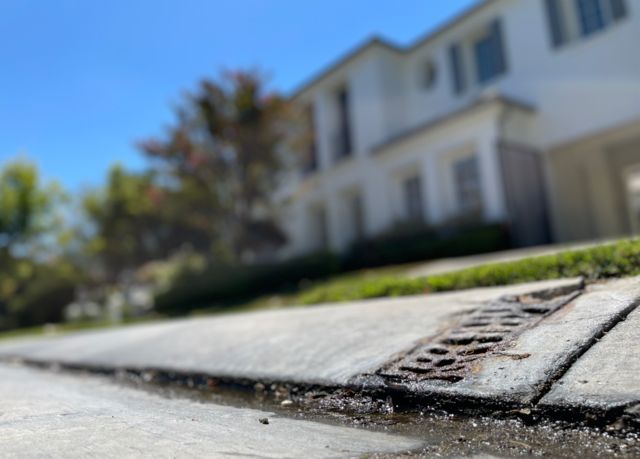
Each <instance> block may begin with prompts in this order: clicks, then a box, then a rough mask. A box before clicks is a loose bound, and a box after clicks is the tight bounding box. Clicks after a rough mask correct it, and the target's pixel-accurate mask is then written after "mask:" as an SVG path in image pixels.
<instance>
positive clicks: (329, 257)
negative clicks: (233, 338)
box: [155, 253, 340, 314]
mask: <svg viewBox="0 0 640 459" xmlns="http://www.w3.org/2000/svg"><path fill="white" fill-rule="evenodd" d="M339 269H340V261H339V259H338V258H337V257H336V256H335V255H333V254H331V253H317V254H314V255H310V256H305V257H300V258H295V259H291V260H289V261H287V262H284V263H280V264H276V265H256V266H250V267H247V266H211V267H208V268H206V269H204V270H201V271H188V270H187V271H183V272H182V273H180V274H179V275H178V276H177V277H176V278H175V279H174V280H173V282H171V284H170V286H169V287H168V288H167V289H165V290H164V291H162V292H160V293H159V294H158V295H156V298H155V307H156V310H157V311H159V312H162V313H167V314H180V313H185V312H188V311H190V310H193V309H197V308H201V307H210V306H215V305H220V306H224V305H228V304H233V303H237V302H240V301H242V300H246V299H248V298H250V297H253V296H256V295H260V294H263V293H266V292H271V291H274V290H277V289H286V288H294V289H295V288H297V287H298V284H299V283H300V282H301V281H304V280H305V279H320V278H323V277H327V276H330V275H333V274H336V273H337V272H339Z"/></svg>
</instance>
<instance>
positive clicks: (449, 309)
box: [0, 279, 580, 385]
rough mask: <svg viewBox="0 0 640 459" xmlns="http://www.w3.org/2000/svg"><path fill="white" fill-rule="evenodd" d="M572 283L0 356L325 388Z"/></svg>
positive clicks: (343, 307)
mask: <svg viewBox="0 0 640 459" xmlns="http://www.w3.org/2000/svg"><path fill="white" fill-rule="evenodd" d="M579 285H580V281H579V280H576V279H569V280H559V281H547V282H538V283H531V284H522V285H516V286H508V287H498V288H485V289H474V290H466V291H460V292H455V293H442V294H431V295H420V296H413V297H405V298H385V299H377V300H370V301H359V302H354V303H349V304H340V305H326V306H313V307H307V308H304V309H303V308H293V309H282V310H277V311H265V312H256V313H247V314H234V315H223V316H217V317H199V318H194V319H189V320H179V321H173V322H163V323H160V324H149V325H142V326H128V327H124V328H120V329H115V330H113V329H111V330H104V331H93V332H83V333H78V334H73V335H66V336H59V337H53V338H41V339H26V340H19V341H15V342H5V343H2V344H0V357H20V358H24V359H30V360H37V361H44V362H60V363H67V364H76V365H91V366H104V367H109V368H118V367H126V368H154V369H167V370H178V371H189V372H198V373H207V374H211V375H214V376H218V377H232V378H251V379H272V380H277V381H292V382H298V383H320V384H327V385H341V384H346V383H348V382H349V381H350V379H351V378H353V377H355V376H358V375H360V374H363V373H367V372H372V371H375V370H376V369H377V368H379V367H380V366H381V365H382V364H384V363H385V362H387V361H388V360H389V359H391V358H393V357H394V356H395V355H397V354H398V353H400V352H403V351H406V350H408V349H411V348H412V347H413V346H414V345H415V343H416V342H417V341H418V340H422V339H424V338H426V337H429V336H432V335H434V334H436V333H438V332H439V331H440V330H441V329H442V328H443V327H446V326H448V325H449V324H450V323H452V322H454V321H455V320H456V317H457V316H456V315H457V314H459V313H463V312H465V311H469V310H472V309H474V308H476V307H478V305H479V304H481V303H482V302H484V301H487V300H491V299H495V298H497V297H499V296H502V295H512V294H523V293H528V292H534V291H540V290H548V289H555V288H560V287H568V286H569V287H571V286H572V287H574V288H578V286H579Z"/></svg>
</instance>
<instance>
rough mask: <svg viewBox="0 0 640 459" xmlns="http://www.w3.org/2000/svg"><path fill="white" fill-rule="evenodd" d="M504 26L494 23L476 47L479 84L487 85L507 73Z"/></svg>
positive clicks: (477, 42)
mask: <svg viewBox="0 0 640 459" xmlns="http://www.w3.org/2000/svg"><path fill="white" fill-rule="evenodd" d="M502 42H503V40H502V26H501V23H500V22H499V21H494V22H493V23H492V24H491V26H490V27H489V30H488V32H487V34H486V35H484V36H483V37H482V38H480V39H479V40H478V41H476V43H475V46H474V53H475V60H476V71H477V77H478V82H479V83H485V82H487V81H489V80H491V79H492V78H495V77H496V76H498V75H501V74H502V73H504V72H505V71H506V62H505V57H504V47H503V43H502Z"/></svg>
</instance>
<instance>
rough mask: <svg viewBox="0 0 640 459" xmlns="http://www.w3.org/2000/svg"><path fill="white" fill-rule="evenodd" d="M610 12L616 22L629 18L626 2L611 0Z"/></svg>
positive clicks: (623, 0)
mask: <svg viewBox="0 0 640 459" xmlns="http://www.w3.org/2000/svg"><path fill="white" fill-rule="evenodd" d="M609 11H611V17H612V18H613V20H614V21H619V20H620V19H624V18H625V17H626V16H627V5H626V4H625V0H609Z"/></svg>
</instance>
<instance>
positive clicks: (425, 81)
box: [420, 60, 438, 89]
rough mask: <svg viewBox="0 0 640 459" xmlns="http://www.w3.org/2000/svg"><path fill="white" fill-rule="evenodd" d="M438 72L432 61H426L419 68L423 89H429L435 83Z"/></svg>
mask: <svg viewBox="0 0 640 459" xmlns="http://www.w3.org/2000/svg"><path fill="white" fill-rule="evenodd" d="M437 76H438V72H437V69H436V64H435V63H434V62H433V61H432V60H428V61H426V62H425V63H424V66H423V67H421V73H420V81H421V83H422V87H423V88H424V89H431V88H433V86H434V85H435V83H436V78H437Z"/></svg>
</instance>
